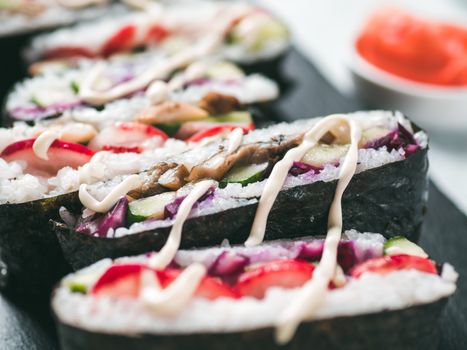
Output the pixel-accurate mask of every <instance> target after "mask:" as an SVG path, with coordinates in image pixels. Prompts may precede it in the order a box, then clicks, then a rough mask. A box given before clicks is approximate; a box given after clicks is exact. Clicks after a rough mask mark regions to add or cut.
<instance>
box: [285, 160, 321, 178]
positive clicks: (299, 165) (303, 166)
mask: <svg viewBox="0 0 467 350" xmlns="http://www.w3.org/2000/svg"><path fill="white" fill-rule="evenodd" d="M321 170H323V167H317V166H313V165H311V164H307V163H303V162H293V165H292V167H291V168H290V170H289V174H290V175H292V176H298V175H302V174H306V173H309V172H313V174H319V173H320V172H321Z"/></svg>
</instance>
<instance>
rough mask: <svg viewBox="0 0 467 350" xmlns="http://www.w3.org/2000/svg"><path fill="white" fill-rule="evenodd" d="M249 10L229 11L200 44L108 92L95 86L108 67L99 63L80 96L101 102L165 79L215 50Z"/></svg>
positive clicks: (86, 100)
mask: <svg viewBox="0 0 467 350" xmlns="http://www.w3.org/2000/svg"><path fill="white" fill-rule="evenodd" d="M248 11H249V10H248V9H246V8H239V9H237V10H236V11H235V10H233V11H229V13H225V14H224V15H223V16H220V18H219V19H218V20H217V21H216V22H215V23H214V24H213V26H212V29H211V32H210V34H209V35H206V36H205V37H204V38H203V39H202V40H200V41H199V43H198V44H197V45H193V46H190V47H188V48H187V49H185V50H183V51H181V52H179V53H176V54H174V55H173V56H171V57H170V58H167V59H162V60H160V59H158V61H157V62H155V64H154V66H153V67H152V69H149V70H148V71H146V72H145V73H144V74H140V75H139V76H137V77H135V78H134V79H132V80H129V81H126V82H124V83H121V84H119V85H117V86H114V87H112V88H110V89H109V90H106V91H96V90H95V89H94V88H93V85H94V83H95V82H96V81H97V78H98V77H99V76H100V75H101V74H102V72H103V70H104V69H105V64H104V62H103V61H100V62H98V63H97V64H96V65H95V66H94V68H93V69H91V71H90V73H89V74H88V76H87V77H86V78H85V79H84V81H83V82H82V84H81V88H80V92H79V96H80V98H81V99H82V100H83V101H85V102H87V103H89V104H92V105H101V104H104V103H106V102H109V101H112V100H114V99H117V98H120V97H123V96H125V95H128V94H129V93H132V92H134V91H138V90H140V89H144V88H145V87H147V86H148V85H149V84H150V83H151V82H152V81H154V80H155V79H158V78H160V79H161V78H164V77H166V76H167V75H169V74H170V73H171V72H173V71H174V70H176V69H179V68H182V67H185V66H187V65H189V64H190V63H192V62H194V61H196V60H198V59H201V58H203V57H205V56H207V55H209V54H211V53H212V52H214V51H215V50H216V48H217V47H219V46H220V45H221V44H222V41H223V40H224V37H225V34H226V33H227V32H228V30H229V29H230V25H231V23H232V21H233V20H234V19H236V18H239V17H241V16H243V15H245V14H247V13H248Z"/></svg>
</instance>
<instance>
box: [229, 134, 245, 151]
mask: <svg viewBox="0 0 467 350" xmlns="http://www.w3.org/2000/svg"><path fill="white" fill-rule="evenodd" d="M242 141H243V129H242V128H235V129H234V130H232V132H231V133H230V135H229V139H228V142H229V145H228V146H227V154H231V153H233V152H235V151H236V150H237V149H238V147H240V145H241V144H242Z"/></svg>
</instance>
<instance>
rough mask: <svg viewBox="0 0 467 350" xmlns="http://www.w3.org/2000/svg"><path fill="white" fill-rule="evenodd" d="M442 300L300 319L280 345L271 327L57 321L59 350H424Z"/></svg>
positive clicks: (435, 338) (432, 340) (435, 336)
mask: <svg viewBox="0 0 467 350" xmlns="http://www.w3.org/2000/svg"><path fill="white" fill-rule="evenodd" d="M445 304H446V299H441V300H438V301H436V302H434V303H430V304H425V305H419V306H413V307H409V308H406V309H402V310H395V311H383V312H378V313H370V314H363V315H356V316H346V317H336V318H331V319H325V320H317V321H312V322H305V323H302V324H301V325H300V326H299V328H298V330H297V333H296V334H295V336H294V338H293V339H292V341H291V342H290V343H288V344H287V345H285V346H279V345H277V344H276V343H275V341H274V338H273V331H274V330H273V329H272V328H263V329H257V330H252V331H245V332H237V333H212V334H209V333H204V334H188V335H149V334H144V335H137V336H125V335H120V334H105V333H98V332H91V331H88V330H84V329H79V328H77V327H74V326H70V325H67V324H63V323H61V322H60V320H56V321H57V328H58V335H59V340H60V344H61V347H62V349H63V350H84V349H85V350H91V349H98V350H101V349H113V350H120V349H122V350H123V349H134V350H139V349H141V350H142V349H145V350H148V349H157V350H175V349H183V350H194V349H203V350H218V349H223V350H258V349H284V350H303V349H313V350H321V349H322V350H334V349H336V350H337V349H345V350H353V349H355V350H356V349H379V350H384V349H388V350H394V349H398V350H405V349H407V350H408V349H423V350H429V349H437V347H438V343H439V329H438V321H439V318H440V315H441V312H442V310H443V308H444V306H445ZM90 317H91V316H90Z"/></svg>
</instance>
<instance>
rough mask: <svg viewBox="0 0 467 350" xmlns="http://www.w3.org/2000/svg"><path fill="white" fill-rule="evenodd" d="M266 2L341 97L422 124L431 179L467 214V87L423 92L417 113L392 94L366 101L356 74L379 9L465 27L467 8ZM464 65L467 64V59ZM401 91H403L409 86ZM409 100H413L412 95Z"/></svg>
mask: <svg viewBox="0 0 467 350" xmlns="http://www.w3.org/2000/svg"><path fill="white" fill-rule="evenodd" d="M261 3H263V4H264V6H266V7H269V8H271V9H272V10H273V11H275V12H276V13H277V14H278V15H279V16H281V17H282V18H283V20H284V21H285V22H286V23H287V25H288V26H289V28H290V30H291V32H292V34H293V37H294V40H295V45H296V47H297V48H298V49H299V50H300V51H301V52H302V54H304V55H305V56H306V57H308V58H309V59H310V60H311V61H312V62H313V63H314V64H315V65H316V66H317V67H318V69H319V71H320V72H321V74H322V75H323V76H324V77H325V78H326V79H327V80H328V81H329V82H330V83H331V84H332V85H333V86H334V87H335V88H337V89H338V90H339V91H340V92H341V93H343V94H345V95H348V96H351V97H352V98H358V99H360V100H362V101H364V103H365V104H366V105H368V106H369V107H378V106H380V107H384V108H391V107H392V108H397V109H401V110H402V111H403V112H405V113H407V115H408V116H409V117H411V118H414V119H415V120H416V122H417V123H418V124H419V125H421V126H422V127H424V128H428V131H429V132H430V137H431V143H430V148H431V152H430V161H431V165H430V174H431V178H432V179H433V181H434V182H435V183H436V184H437V185H438V186H439V187H440V188H441V189H442V190H443V191H444V192H445V193H446V194H447V195H448V196H449V197H450V198H451V199H452V200H453V201H454V202H455V203H456V204H457V205H458V206H459V207H460V208H461V209H462V210H463V211H464V212H465V213H467V181H466V176H467V88H466V87H465V86H464V87H457V88H455V89H449V88H447V89H448V90H455V91H452V92H451V91H449V92H444V91H440V92H438V91H437V89H435V91H434V92H433V91H427V92H425V91H422V93H421V94H422V95H425V94H426V95H427V98H428V101H426V100H423V99H422V100H420V101H418V100H417V101H416V102H415V109H416V110H414V108H413V107H414V106H407V103H406V101H405V100H401V99H397V98H395V99H391V97H392V96H391V91H384V92H382V93H381V94H380V95H382V96H376V97H375V96H372V95H370V96H366V95H367V94H368V93H369V91H368V90H363V91H360V90H358V89H357V88H356V86H355V84H354V81H353V79H352V74H351V72H352V68H353V67H352V65H353V64H354V63H355V62H354V57H353V55H354V43H355V40H356V38H357V36H358V35H359V33H360V31H361V30H362V29H363V26H364V24H365V22H366V21H367V19H368V18H369V17H370V16H371V15H372V14H373V13H374V12H375V11H376V10H377V9H381V8H385V7H397V8H400V9H404V10H406V11H407V12H408V13H410V14H412V15H415V16H417V17H421V18H424V19H428V20H433V21H443V22H448V23H455V24H459V25H461V26H462V25H463V26H465V25H466V24H467V3H466V2H465V1H460V0H411V1H402V0H393V1H387V0H386V1H383V0H352V1H348V0H332V1H315V0H312V1H310V0H295V1H293V2H292V3H293V6H292V3H291V2H289V1H287V2H286V1H283V0H263V1H261ZM425 44H426V49H427V50H426V55H430V52H429V44H430V43H425ZM464 62H467V57H465V56H464ZM406 83H408V84H410V82H406ZM383 85H384V82H383ZM400 85H402V86H400ZM405 85H407V84H405ZM398 87H400V89H402V90H403V89H404V83H402V84H399V85H398ZM373 88H374V86H373ZM416 88H417V87H414V88H413V89H411V90H410V85H409V90H410V91H413V90H414V89H416ZM422 88H423V87H422ZM400 89H396V90H400ZM428 90H429V89H428ZM370 92H371V88H370ZM388 95H389V96H388ZM446 95H447V96H446ZM451 95H452V96H451ZM416 97H418V96H416ZM376 98H382V100H376ZM410 98H411V100H413V99H414V97H413V96H410ZM372 99H373V101H372ZM431 101H435V102H436V103H435V105H434V106H433V105H430V103H431ZM423 106H427V107H425V108H424V107H423ZM417 109H421V113H422V116H421V117H419V116H418V115H416V113H417V112H418V110H417ZM451 110H453V111H451ZM448 112H454V116H453V120H452V119H450V121H449V123H448V122H447V121H446V113H448ZM419 113H420V112H419ZM447 124H448V125H447Z"/></svg>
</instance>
